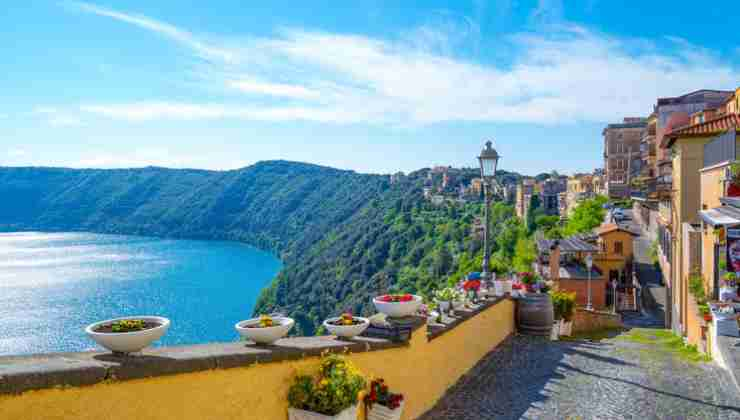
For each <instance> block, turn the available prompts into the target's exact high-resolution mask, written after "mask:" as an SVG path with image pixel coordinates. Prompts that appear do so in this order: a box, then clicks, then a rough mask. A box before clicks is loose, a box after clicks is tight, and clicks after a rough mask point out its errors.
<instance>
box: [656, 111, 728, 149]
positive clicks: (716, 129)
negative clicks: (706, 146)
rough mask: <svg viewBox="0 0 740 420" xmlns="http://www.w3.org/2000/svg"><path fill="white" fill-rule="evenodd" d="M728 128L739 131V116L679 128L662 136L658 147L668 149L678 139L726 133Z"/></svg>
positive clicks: (718, 118) (726, 115)
mask: <svg viewBox="0 0 740 420" xmlns="http://www.w3.org/2000/svg"><path fill="white" fill-rule="evenodd" d="M730 128H735V130H740V114H725V115H722V116H720V117H717V118H714V119H711V120H709V121H704V122H703V123H698V124H692V125H687V126H684V127H679V128H677V129H675V130H673V131H671V132H670V133H668V134H666V135H665V136H663V140H662V141H661V143H660V147H663V148H666V147H670V146H671V145H672V144H673V142H674V141H675V140H676V139H677V138H679V137H693V136H706V135H711V134H717V133H720V132H723V131H727V130H729V129H730Z"/></svg>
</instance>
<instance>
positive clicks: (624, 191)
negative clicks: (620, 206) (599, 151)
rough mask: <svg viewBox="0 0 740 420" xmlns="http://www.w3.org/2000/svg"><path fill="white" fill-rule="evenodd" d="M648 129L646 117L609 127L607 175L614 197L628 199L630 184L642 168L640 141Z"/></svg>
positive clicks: (605, 147)
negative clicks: (644, 131)
mask: <svg viewBox="0 0 740 420" xmlns="http://www.w3.org/2000/svg"><path fill="white" fill-rule="evenodd" d="M646 127H647V119H645V118H624V120H623V122H621V123H618V124H609V125H608V126H607V127H606V128H605V129H604V131H603V132H602V135H603V137H604V172H605V174H604V175H605V178H606V179H605V186H606V194H607V195H608V196H609V197H611V198H628V197H630V195H631V191H630V183H631V180H632V178H633V175H634V173H635V172H636V171H639V166H640V162H641V160H640V142H641V140H642V133H643V130H645V128H646Z"/></svg>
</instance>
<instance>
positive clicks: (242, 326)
mask: <svg viewBox="0 0 740 420" xmlns="http://www.w3.org/2000/svg"><path fill="white" fill-rule="evenodd" d="M272 320H273V321H274V322H276V323H277V324H278V325H276V326H274V327H267V328H250V327H249V326H251V325H259V323H260V319H259V318H252V319H248V320H246V321H241V322H239V323H237V324H236V325H235V326H234V328H236V331H237V332H238V333H239V335H241V336H242V337H244V338H246V339H248V340H252V341H254V342H255V343H257V344H272V343H274V342H275V341H277V340H279V339H281V338H283V337H285V336H286V335H287V334H288V331H290V329H291V328H293V325H294V324H295V321H294V320H293V319H292V318H283V317H275V318H272Z"/></svg>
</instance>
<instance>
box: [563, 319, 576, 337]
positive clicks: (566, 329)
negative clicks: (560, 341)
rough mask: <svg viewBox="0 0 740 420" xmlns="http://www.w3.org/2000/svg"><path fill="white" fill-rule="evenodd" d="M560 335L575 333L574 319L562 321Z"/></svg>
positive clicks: (565, 335)
mask: <svg viewBox="0 0 740 420" xmlns="http://www.w3.org/2000/svg"><path fill="white" fill-rule="evenodd" d="M560 335H562V336H564V337H570V336H572V335H573V321H560Z"/></svg>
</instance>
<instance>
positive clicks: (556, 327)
mask: <svg viewBox="0 0 740 420" xmlns="http://www.w3.org/2000/svg"><path fill="white" fill-rule="evenodd" d="M561 322H562V321H560V320H557V321H555V322H553V323H552V329H551V330H550V340H552V341H558V338H560V323H561Z"/></svg>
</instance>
